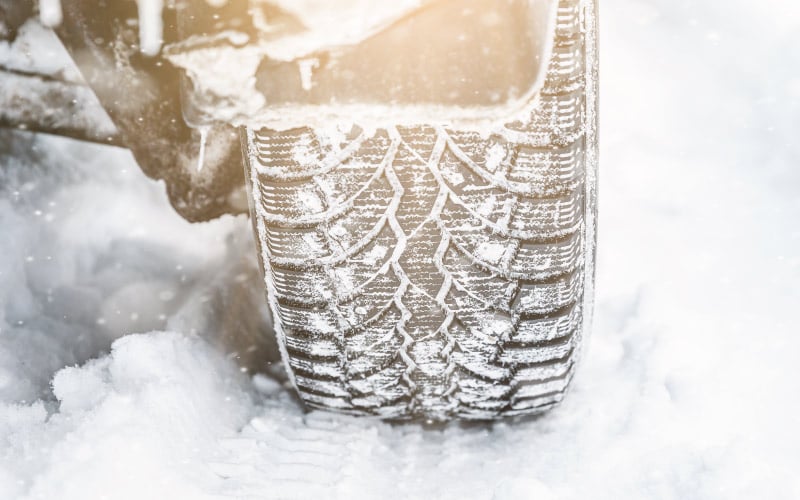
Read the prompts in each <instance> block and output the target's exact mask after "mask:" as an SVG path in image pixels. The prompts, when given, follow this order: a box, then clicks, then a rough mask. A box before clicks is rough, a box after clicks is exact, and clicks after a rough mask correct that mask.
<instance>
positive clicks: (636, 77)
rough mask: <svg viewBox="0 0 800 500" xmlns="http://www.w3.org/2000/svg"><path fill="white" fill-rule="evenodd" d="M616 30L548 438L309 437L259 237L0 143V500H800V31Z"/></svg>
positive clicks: (624, 15) (378, 428)
mask: <svg viewBox="0 0 800 500" xmlns="http://www.w3.org/2000/svg"><path fill="white" fill-rule="evenodd" d="M602 8H603V11H602V14H603V19H602V21H603V24H602V40H601V41H602V49H601V50H602V56H603V57H602V69H603V74H602V96H601V102H602V118H601V126H602V139H601V143H602V165H601V167H602V176H601V207H600V230H601V233H600V247H599V248H600V254H599V267H598V269H599V275H598V288H597V310H596V326H595V329H594V332H593V335H592V338H591V343H590V348H589V350H588V352H587V355H586V356H585V358H584V361H583V366H582V368H581V371H580V372H579V375H578V377H577V379H576V380H575V384H574V390H573V391H572V392H571V394H570V395H569V397H568V398H567V400H566V402H565V403H564V404H563V406H561V407H560V408H559V409H557V410H556V411H553V412H552V413H550V414H548V415H547V416H545V417H542V418H539V419H537V420H533V421H526V422H521V423H514V424H512V423H500V424H496V425H493V426H480V425H471V426H466V427H463V426H458V425H451V426H448V427H445V428H435V429H429V428H421V427H419V426H415V425H400V426H393V425H389V424H385V423H381V422H378V421H373V420H364V419H356V418H348V417H341V416H336V415H330V414H325V413H319V412H313V413H305V412H304V411H303V409H302V408H301V406H300V405H299V403H298V401H297V400H296V399H295V397H294V396H293V394H292V393H291V391H290V390H287V389H286V388H285V387H283V385H282V383H283V382H282V380H283V378H282V376H281V371H280V366H279V365H277V364H272V365H269V363H268V361H269V360H274V359H275V349H274V346H273V344H272V343H271V341H270V337H269V323H268V321H269V320H268V318H267V317H265V313H264V306H263V302H264V301H263V299H262V298H261V288H260V285H259V278H258V276H257V266H256V263H255V252H254V251H253V248H252V245H253V243H252V239H251V236H250V228H249V222H248V221H247V220H246V219H245V218H224V219H222V220H218V221H215V222H213V223H207V224H200V225H190V224H188V223H186V222H184V221H183V220H182V219H181V218H180V217H179V216H177V215H176V214H175V213H174V212H173V211H172V210H171V208H170V207H169V205H168V203H167V201H166V196H165V194H164V192H163V187H162V186H161V185H159V184H157V183H154V182H152V181H149V180H147V179H145V178H144V177H143V175H142V174H141V173H140V171H139V170H138V167H137V166H136V165H135V164H134V162H133V160H132V158H131V156H130V155H129V153H127V152H126V151H122V150H116V149H113V148H105V147H99V146H88V145H85V144H80V143H75V142H71V141H68V140H64V139H56V138H45V137H41V138H32V137H31V136H29V135H24V134H12V133H8V132H0V499H16V498H43V499H99V498H109V499H124V498H132V499H143V498H158V499H161V498H164V499H166V498H175V499H178V498H180V499H194V498H226V497H232V498H258V499H261V498H347V499H351V498H469V499H472V498H480V499H483V498H485V499H492V498H497V499H516V498H524V499H527V498H535V499H550V498H553V499H606V498H608V499H620V498H635V499H641V498H656V499H680V500H686V499H694V498H697V499H748V500H750V499H753V498H768V499H771V500H773V499H796V498H800V476H798V474H797V471H798V470H800V428H798V427H799V426H798V424H797V422H798V421H800V418H798V412H800V362H798V355H799V354H798V353H800V327H798V319H797V310H798V304H800V194H799V193H800V168H798V165H800V141H798V140H797V132H798V130H800V38H798V33H799V32H800V8H798V7H796V6H794V4H793V3H792V2H789V1H780V0H766V1H764V2H748V1H745V0H732V1H729V2H713V1H711V0H707V1H702V2H688V1H673V2H667V1H663V0H629V1H623V0H604V3H603V5H602ZM248 368H249V370H248ZM254 368H255V369H259V370H261V371H264V373H263V374H259V375H255V376H252V373H253V369H254Z"/></svg>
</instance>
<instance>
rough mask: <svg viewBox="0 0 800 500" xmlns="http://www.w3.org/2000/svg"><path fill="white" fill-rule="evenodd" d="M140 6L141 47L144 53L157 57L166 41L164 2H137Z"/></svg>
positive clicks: (142, 0)
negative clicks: (162, 15) (162, 12)
mask: <svg viewBox="0 0 800 500" xmlns="http://www.w3.org/2000/svg"><path fill="white" fill-rule="evenodd" d="M137 3H138V4H139V45H140V46H141V48H142V53H143V54H146V55H148V56H155V55H157V54H158V52H159V51H160V50H161V44H162V43H163V41H164V34H163V33H164V20H163V19H162V18H161V11H162V10H163V9H164V1H163V0H137Z"/></svg>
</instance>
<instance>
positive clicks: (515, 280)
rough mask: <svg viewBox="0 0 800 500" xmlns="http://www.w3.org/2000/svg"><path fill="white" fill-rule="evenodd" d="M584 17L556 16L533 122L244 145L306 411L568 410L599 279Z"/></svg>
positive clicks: (395, 414) (458, 414)
mask: <svg viewBox="0 0 800 500" xmlns="http://www.w3.org/2000/svg"><path fill="white" fill-rule="evenodd" d="M584 9H591V3H587V2H579V1H576V0H562V1H561V2H560V3H559V7H558V12H557V15H558V17H557V27H556V34H557V36H556V42H555V46H554V48H553V55H552V57H551V61H550V65H549V67H548V69H547V75H546V78H545V83H544V86H543V88H542V90H541V91H540V93H539V95H538V97H537V99H535V100H534V102H532V104H531V111H530V118H529V119H528V120H525V121H524V122H522V121H520V122H515V123H508V124H506V125H505V126H502V127H497V129H496V130H494V131H493V133H491V134H489V135H488V136H486V135H483V136H481V135H479V134H477V133H475V132H470V131H464V130H454V129H449V128H446V127H433V126H413V127H386V128H383V129H378V130H367V129H362V128H360V127H358V126H352V128H347V127H345V128H343V129H342V130H339V131H338V132H337V133H332V132H331V131H329V130H327V129H325V130H322V129H319V130H315V129H312V128H297V129H292V130H288V131H273V130H269V129H255V128H249V129H247V130H246V132H245V135H246V137H245V142H246V149H247V152H246V157H247V161H248V168H249V173H248V180H249V182H250V184H251V186H250V188H251V197H252V201H253V215H254V224H255V226H256V231H257V236H258V240H259V244H260V253H261V258H262V262H263V264H264V271H265V282H266V287H267V294H268V298H269V303H270V306H271V308H272V309H273V314H274V316H275V322H276V327H277V330H278V337H279V342H280V344H281V347H282V350H283V355H284V361H285V362H286V364H287V367H288V369H289V371H290V373H291V374H292V380H293V381H294V384H295V386H296V388H297V390H298V392H299V394H300V395H301V397H302V398H303V400H304V401H305V402H306V403H307V404H308V405H310V406H312V407H318V408H326V409H335V410H338V411H342V412H348V413H353V414H362V415H363V414H366V415H376V416H380V417H384V418H393V419H407V418H425V419H434V420H442V419H448V418H465V419H491V418H497V417H503V416H514V415H524V414H536V413H540V412H543V411H546V410H548V409H550V408H552V407H553V406H555V405H557V404H558V403H559V402H560V401H561V400H562V398H563V396H564V393H565V390H566V389H567V386H568V385H569V383H570V380H571V378H572V376H573V373H574V370H575V363H576V359H577V356H578V353H579V348H580V344H581V337H582V334H583V330H584V324H585V317H586V316H588V315H589V313H590V311H589V310H588V309H589V307H588V306H587V304H589V303H590V300H588V299H590V296H591V285H592V276H593V256H594V196H595V176H594V170H593V169H594V164H595V155H594V148H595V141H596V139H595V127H594V123H595V108H594V106H595V101H594V100H595V93H594V85H595V82H596V75H595V74H594V67H595V61H594V39H593V37H592V36H591V35H590V36H587V35H586V31H584V30H585V28H584V24H585V21H586V19H589V20H590V21H591V22H593V16H592V15H591V14H592V12H588V13H587V12H585V11H584ZM587 31H588V32H589V33H591V30H587Z"/></svg>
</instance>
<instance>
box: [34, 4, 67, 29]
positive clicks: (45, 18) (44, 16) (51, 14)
mask: <svg viewBox="0 0 800 500" xmlns="http://www.w3.org/2000/svg"><path fill="white" fill-rule="evenodd" d="M62 17H63V14H62V11H61V0H39V20H40V21H41V22H42V24H43V25H45V26H47V27H48V28H55V27H56V26H58V25H59V24H61V18H62Z"/></svg>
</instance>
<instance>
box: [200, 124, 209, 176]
mask: <svg viewBox="0 0 800 500" xmlns="http://www.w3.org/2000/svg"><path fill="white" fill-rule="evenodd" d="M209 128H210V127H208V126H205V127H200V156H199V157H198V158H197V171H198V172H201V171H202V170H203V163H205V161H206V143H207V142H208V129H209Z"/></svg>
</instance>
